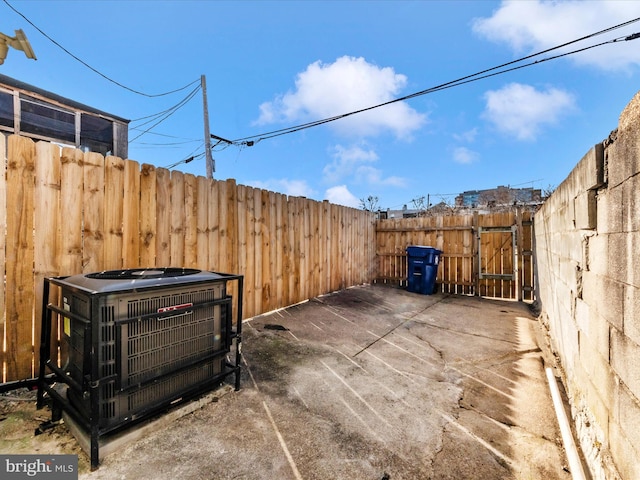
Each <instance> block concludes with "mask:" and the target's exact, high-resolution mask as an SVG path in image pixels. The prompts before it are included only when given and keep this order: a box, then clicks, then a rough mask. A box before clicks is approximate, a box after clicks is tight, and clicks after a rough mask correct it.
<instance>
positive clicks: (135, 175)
mask: <svg viewBox="0 0 640 480" xmlns="http://www.w3.org/2000/svg"><path fill="white" fill-rule="evenodd" d="M123 203H124V210H123V211H122V237H123V238H122V266H123V267H124V268H136V267H139V266H140V165H139V164H138V162H134V161H132V160H125V162H124V192H123Z"/></svg>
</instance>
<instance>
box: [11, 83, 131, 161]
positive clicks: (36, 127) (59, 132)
mask: <svg viewBox="0 0 640 480" xmlns="http://www.w3.org/2000/svg"><path fill="white" fill-rule="evenodd" d="M0 132H7V133H15V134H20V135H23V136H26V137H31V138H33V139H35V140H46V141H49V142H54V143H58V144H61V145H67V146H71V147H76V148H81V149H83V150H85V151H90V152H98V153H101V154H102V155H105V156H106V155H115V156H118V157H120V158H127V157H128V143H129V142H128V140H129V120H126V119H124V118H121V117H118V116H116V115H112V114H110V113H106V112H103V111H101V110H98V109H95V108H92V107H89V106H87V105H83V104H82V103H79V102H76V101H73V100H70V99H68V98H64V97H61V96H60V95H56V94H55V93H51V92H48V91H46V90H43V89H41V88H38V87H35V86H33V85H29V84H27V83H24V82H21V81H19V80H15V79H13V78H10V77H7V76H5V75H0Z"/></svg>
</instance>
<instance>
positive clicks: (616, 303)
mask: <svg viewBox="0 0 640 480" xmlns="http://www.w3.org/2000/svg"><path fill="white" fill-rule="evenodd" d="M598 278H599V280H600V287H599V292H596V295H598V296H599V298H598V299H595V300H593V299H589V300H588V301H589V303H590V304H593V302H594V301H595V302H597V306H598V307H597V308H598V312H600V315H602V317H603V318H604V319H605V320H606V321H607V322H609V323H610V324H611V325H613V326H614V327H616V328H617V329H618V330H620V331H622V328H623V326H622V325H623V318H624V284H623V283H621V282H618V281H616V280H613V279H611V278H609V277H598Z"/></svg>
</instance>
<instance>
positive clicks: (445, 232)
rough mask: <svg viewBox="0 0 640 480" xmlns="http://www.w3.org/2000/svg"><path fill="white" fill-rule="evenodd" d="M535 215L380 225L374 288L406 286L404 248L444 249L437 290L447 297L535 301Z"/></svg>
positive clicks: (462, 217)
mask: <svg viewBox="0 0 640 480" xmlns="http://www.w3.org/2000/svg"><path fill="white" fill-rule="evenodd" d="M531 220H532V213H531V212H528V211H523V210H521V209H516V210H514V211H510V212H503V213H493V214H487V215H480V214H477V213H476V214H469V215H446V216H428V217H419V218H401V219H388V220H379V221H378V223H377V226H376V257H377V261H378V268H377V275H376V279H375V282H376V283H393V284H397V285H400V286H405V285H406V283H407V258H406V248H407V246H409V245H428V246H432V247H435V248H437V249H439V250H442V252H443V253H442V255H441V260H440V265H439V266H438V275H437V278H436V287H437V289H438V291H440V292H444V293H455V294H463V295H479V296H484V297H493V298H504V299H514V300H520V301H524V300H526V301H533V300H534V292H533V285H534V283H533V282H534V278H533V275H534V271H533V270H534V269H533V248H532V238H533V237H532V221H531Z"/></svg>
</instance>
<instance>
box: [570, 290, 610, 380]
mask: <svg viewBox="0 0 640 480" xmlns="http://www.w3.org/2000/svg"><path fill="white" fill-rule="evenodd" d="M575 310H576V313H575V315H576V323H577V324H578V328H579V329H580V358H582V357H583V356H584V353H585V352H589V354H590V355H595V354H597V355H598V356H600V357H602V358H603V359H604V360H606V361H607V362H608V361H609V322H607V321H606V320H605V319H604V318H602V317H601V316H600V315H599V314H598V311H597V309H596V308H592V307H591V306H590V305H589V304H588V303H587V302H585V301H584V300H582V299H576V309H575ZM585 368H586V367H585Z"/></svg>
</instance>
